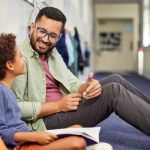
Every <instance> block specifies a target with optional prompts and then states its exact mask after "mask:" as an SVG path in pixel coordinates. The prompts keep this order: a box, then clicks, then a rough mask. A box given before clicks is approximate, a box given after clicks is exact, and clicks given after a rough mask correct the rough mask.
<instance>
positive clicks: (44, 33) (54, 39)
mask: <svg viewBox="0 0 150 150" xmlns="http://www.w3.org/2000/svg"><path fill="white" fill-rule="evenodd" d="M36 26H37V24H36ZM36 35H37V36H38V37H39V38H44V37H45V36H47V35H48V40H49V42H50V43H53V44H55V43H57V42H58V40H59V39H60V37H59V36H57V35H56V34H53V33H50V34H49V33H47V31H46V30H44V29H42V28H39V27H38V26H37V30H36Z"/></svg>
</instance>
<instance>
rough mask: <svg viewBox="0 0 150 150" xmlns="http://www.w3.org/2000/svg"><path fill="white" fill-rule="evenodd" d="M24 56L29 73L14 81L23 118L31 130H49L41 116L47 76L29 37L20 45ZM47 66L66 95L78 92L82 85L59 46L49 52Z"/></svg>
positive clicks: (13, 85) (14, 88) (13, 87)
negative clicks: (67, 64) (69, 67)
mask: <svg viewBox="0 0 150 150" xmlns="http://www.w3.org/2000/svg"><path fill="white" fill-rule="evenodd" d="M19 49H20V51H21V53H22V55H23V57H24V58H25V64H26V74H25V75H20V76H18V77H17V78H16V79H15V81H14V82H13V84H12V87H11V89H12V91H13V92H14V93H15V95H16V98H17V101H18V105H19V107H20V109H21V111H22V118H21V119H22V120H24V121H25V122H26V123H27V125H28V126H29V128H30V129H31V130H35V131H44V130H46V127H45V124H44V122H43V119H42V118H40V119H38V115H39V113H40V111H41V102H45V98H46V75H45V70H44V68H43V66H42V63H41V61H40V59H39V55H38V53H37V52H36V51H35V50H33V49H32V47H31V45H30V39H29V36H27V37H26V39H25V41H23V42H22V43H20V44H19ZM48 65H49V69H50V72H51V74H52V76H53V77H54V78H55V79H56V80H57V81H59V89H60V91H61V93H62V94H63V95H66V94H69V93H77V91H78V89H79V87H80V85H81V84H82V83H81V82H80V81H79V80H78V78H76V77H75V76H74V75H73V74H72V73H71V72H70V70H69V69H68V68H67V67H66V65H65V63H64V61H63V59H62V57H61V56H60V55H59V53H58V52H57V50H56V48H54V49H53V50H52V52H51V53H49V54H48Z"/></svg>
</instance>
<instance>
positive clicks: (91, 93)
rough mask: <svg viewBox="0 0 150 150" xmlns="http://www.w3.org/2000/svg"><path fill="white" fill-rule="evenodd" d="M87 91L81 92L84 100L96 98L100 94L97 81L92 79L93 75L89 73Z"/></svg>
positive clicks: (99, 86)
mask: <svg viewBox="0 0 150 150" xmlns="http://www.w3.org/2000/svg"><path fill="white" fill-rule="evenodd" d="M86 85H87V89H86V91H85V92H83V97H84V98H86V99H90V98H94V97H97V96H99V95H100V94H101V85H100V83H99V81H98V80H94V79H93V73H92V72H90V74H89V76H88V79H87V82H86Z"/></svg>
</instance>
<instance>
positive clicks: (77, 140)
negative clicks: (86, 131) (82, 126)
mask: <svg viewBox="0 0 150 150" xmlns="http://www.w3.org/2000/svg"><path fill="white" fill-rule="evenodd" d="M72 138H73V139H72V140H73V149H75V150H85V149H86V146H87V145H86V141H85V140H84V138H82V137H78V136H74V137H72Z"/></svg>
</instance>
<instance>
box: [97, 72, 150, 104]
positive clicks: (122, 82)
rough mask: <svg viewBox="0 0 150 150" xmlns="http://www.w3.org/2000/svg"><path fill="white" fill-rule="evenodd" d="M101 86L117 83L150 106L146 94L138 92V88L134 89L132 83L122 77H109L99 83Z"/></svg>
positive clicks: (114, 75)
mask: <svg viewBox="0 0 150 150" xmlns="http://www.w3.org/2000/svg"><path fill="white" fill-rule="evenodd" d="M99 82H100V84H101V86H103V85H106V84H108V83H112V82H116V83H119V84H120V85H122V86H123V87H125V88H126V89H127V90H129V91H130V92H132V93H133V94H135V95H136V96H138V97H139V98H141V99H142V100H144V101H145V102H147V103H148V104H150V98H149V97H147V96H146V95H145V94H143V93H142V92H141V91H140V90H138V89H137V88H136V87H134V86H133V85H132V84H131V83H129V82H128V81H127V80H125V79H124V78H123V77H122V76H120V75H118V74H113V75H111V76H108V77H106V78H104V79H102V80H100V81H99Z"/></svg>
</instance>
